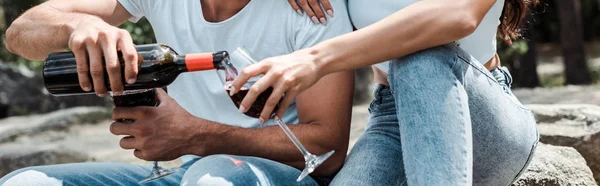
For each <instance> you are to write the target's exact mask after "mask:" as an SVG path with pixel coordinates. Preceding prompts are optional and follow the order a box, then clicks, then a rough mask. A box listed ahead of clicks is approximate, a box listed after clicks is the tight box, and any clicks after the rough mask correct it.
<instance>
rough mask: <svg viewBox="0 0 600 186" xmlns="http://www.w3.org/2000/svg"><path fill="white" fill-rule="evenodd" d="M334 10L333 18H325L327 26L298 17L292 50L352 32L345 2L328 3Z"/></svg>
mask: <svg viewBox="0 0 600 186" xmlns="http://www.w3.org/2000/svg"><path fill="white" fill-rule="evenodd" d="M330 2H331V4H332V6H333V9H334V10H335V15H334V17H333V18H332V17H329V16H328V17H327V25H322V24H314V23H313V22H312V21H311V20H310V18H308V17H307V16H306V15H305V16H298V18H299V19H297V20H296V24H295V25H296V38H295V39H296V41H295V46H294V50H299V49H303V48H308V47H311V46H313V45H316V44H318V43H319V42H321V41H325V40H328V39H331V38H334V37H337V36H340V35H343V34H346V33H349V32H352V23H351V22H350V18H349V16H348V10H347V7H346V1H344V0H332V1H330Z"/></svg>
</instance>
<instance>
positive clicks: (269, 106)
mask: <svg viewBox="0 0 600 186" xmlns="http://www.w3.org/2000/svg"><path fill="white" fill-rule="evenodd" d="M282 86H283V87H282ZM286 88H287V87H285V85H282V84H279V85H278V86H277V88H275V89H274V90H273V92H272V93H271V95H270V96H269V98H268V99H267V101H266V102H265V106H264V107H263V110H262V112H261V113H260V116H261V117H262V118H263V119H264V121H267V120H268V119H270V118H271V115H272V114H271V113H273V111H274V109H275V107H277V106H279V102H280V101H281V98H283V94H284V93H285V90H286Z"/></svg>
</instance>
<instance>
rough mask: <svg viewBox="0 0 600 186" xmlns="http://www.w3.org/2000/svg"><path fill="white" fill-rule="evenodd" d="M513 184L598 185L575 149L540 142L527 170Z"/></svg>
mask: <svg viewBox="0 0 600 186" xmlns="http://www.w3.org/2000/svg"><path fill="white" fill-rule="evenodd" d="M512 185H513V186H561V185H596V182H595V181H594V178H593V175H592V171H591V170H590V168H589V167H587V166H586V163H585V160H584V159H583V157H581V155H580V154H579V153H578V152H577V151H576V150H575V149H573V148H572V147H558V146H552V145H546V144H541V143H540V144H538V147H537V149H536V152H535V155H534V157H533V159H532V161H531V163H530V164H529V167H528V168H527V171H526V172H525V173H523V174H522V175H521V177H520V178H519V179H518V180H517V181H516V182H515V183H513V184H512Z"/></svg>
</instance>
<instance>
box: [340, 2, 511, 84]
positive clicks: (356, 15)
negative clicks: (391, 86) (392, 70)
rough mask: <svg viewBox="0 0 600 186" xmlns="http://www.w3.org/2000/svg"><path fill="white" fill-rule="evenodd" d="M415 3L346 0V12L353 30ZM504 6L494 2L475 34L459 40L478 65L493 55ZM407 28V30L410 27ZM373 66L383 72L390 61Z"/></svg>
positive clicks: (387, 68)
mask: <svg viewBox="0 0 600 186" xmlns="http://www.w3.org/2000/svg"><path fill="white" fill-rule="evenodd" d="M418 1H419V0H382V1H377V2H376V3H374V2H372V1H367V0H349V2H348V9H349V12H350V17H351V18H352V23H354V26H356V28H358V29H361V28H364V27H366V26H369V25H371V24H373V23H375V22H377V21H379V20H381V19H383V18H385V17H387V16H389V15H391V14H393V13H395V12H397V11H398V10H401V9H403V8H404V7H407V6H409V5H411V4H413V3H415V2H418ZM503 7H504V0H496V3H495V4H494V6H492V8H491V9H490V10H489V11H488V13H487V14H486V15H485V17H484V18H483V20H482V21H481V24H479V26H478V27H477V29H476V30H475V32H473V33H472V34H471V35H469V36H467V37H465V38H463V39H461V40H459V41H458V42H459V44H460V48H462V49H463V50H465V51H466V52H467V53H469V54H471V56H473V57H474V58H475V59H477V60H478V61H479V62H481V63H486V62H487V61H489V60H490V59H492V57H494V54H495V53H496V33H497V29H498V25H500V14H502V8H503ZM406 26H407V27H410V25H406ZM391 32H393V31H391ZM398 42H402V41H398ZM375 66H376V67H377V68H379V69H381V70H382V71H384V72H386V73H387V72H388V71H389V61H388V62H383V63H379V64H376V65H375Z"/></svg>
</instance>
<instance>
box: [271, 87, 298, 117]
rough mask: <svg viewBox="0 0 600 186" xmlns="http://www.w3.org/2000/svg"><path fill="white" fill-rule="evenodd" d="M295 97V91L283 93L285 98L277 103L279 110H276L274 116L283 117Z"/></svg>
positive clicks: (296, 94)
mask: <svg viewBox="0 0 600 186" xmlns="http://www.w3.org/2000/svg"><path fill="white" fill-rule="evenodd" d="M296 96H298V92H296V91H292V90H290V91H288V92H286V93H285V96H284V97H283V99H282V100H281V102H280V103H279V109H278V110H277V114H276V115H277V117H278V118H282V117H283V115H284V114H285V111H286V110H287V109H288V107H290V105H291V104H292V102H293V101H294V99H295V98H296Z"/></svg>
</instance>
